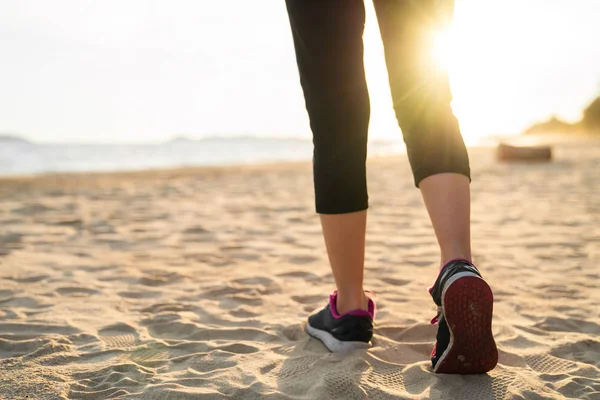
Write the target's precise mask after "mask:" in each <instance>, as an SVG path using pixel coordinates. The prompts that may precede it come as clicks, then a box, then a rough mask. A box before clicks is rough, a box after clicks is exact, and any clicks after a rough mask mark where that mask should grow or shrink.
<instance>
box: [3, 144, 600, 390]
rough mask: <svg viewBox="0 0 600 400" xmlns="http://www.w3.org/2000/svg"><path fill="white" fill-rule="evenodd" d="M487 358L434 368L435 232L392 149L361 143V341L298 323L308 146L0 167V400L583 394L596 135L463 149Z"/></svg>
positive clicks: (310, 265)
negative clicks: (128, 165)
mask: <svg viewBox="0 0 600 400" xmlns="http://www.w3.org/2000/svg"><path fill="white" fill-rule="evenodd" d="M470 152H471V158H472V167H473V183H472V191H473V207H472V208H473V211H472V220H473V249H474V260H475V262H476V264H478V265H479V267H480V269H481V270H482V272H483V274H484V276H485V277H486V278H487V280H488V281H489V283H490V285H491V286H492V288H493V290H494V294H495V316H494V321H493V330H494V333H495V336H496V340H497V343H498V347H499V351H500V361H499V365H498V366H497V368H496V369H494V370H493V371H492V372H490V373H489V374H487V375H478V376H455V375H435V374H433V373H432V371H431V368H430V362H429V361H428V360H429V353H430V351H431V347H432V344H433V341H434V338H435V332H436V327H435V326H432V325H430V324H429V320H430V319H431V318H432V317H433V316H434V315H435V312H436V308H435V306H434V304H433V302H432V301H431V299H430V298H429V295H428V294H427V292H426V288H427V287H428V286H429V285H430V284H431V283H432V282H433V280H434V279H435V277H436V272H437V270H436V268H437V263H438V249H437V246H436V242H435V238H434V236H433V231H432V229H431V226H430V223H429V222H428V219H427V215H426V212H425V209H424V207H423V205H422V201H421V198H420V194H419V192H418V191H417V190H416V189H415V188H414V187H413V184H412V177H411V175H410V169H409V167H408V164H407V161H406V159H405V158H404V157H393V158H384V159H373V160H370V161H369V179H370V180H369V188H370V195H371V209H370V215H369V227H368V246H367V261H366V287H367V288H369V289H371V290H374V291H375V292H376V294H377V301H378V310H379V313H378V315H377V320H376V328H375V335H374V339H373V347H372V348H371V349H369V350H361V351H356V352H353V353H350V354H347V355H344V356H342V355H338V354H331V353H329V352H328V351H327V350H326V349H325V347H324V346H323V345H322V344H321V343H320V342H318V341H317V340H315V339H312V338H310V337H309V336H308V335H307V334H306V333H305V332H304V326H305V319H306V316H307V314H308V313H309V312H312V311H313V310H314V309H316V308H319V307H322V306H323V305H324V304H325V303H326V301H327V295H328V293H329V292H330V291H331V290H332V289H333V288H334V285H333V279H332V275H331V273H330V271H329V268H328V264H327V262H326V254H325V252H324V247H323V243H322V238H321V235H320V226H319V222H318V218H317V216H316V215H315V213H314V211H313V200H312V194H313V193H312V178H311V166H310V164H309V163H300V164H280V165H267V166H253V167H231V168H189V169H179V170H173V171H145V172H139V173H106V174H64V175H46V176H38V177H21V178H11V179H8V178H6V179H2V180H0V398H2V399H25V398H27V399H161V400H163V399H220V398H232V399H363V398H364V399H367V398H368V399H397V398H409V399H421V398H431V399H523V398H524V399H559V398H578V399H600V290H599V284H600V267H599V266H598V264H599V262H600V144H599V143H598V142H590V143H587V144H585V145H563V146H561V148H559V149H557V151H556V153H555V156H556V159H555V161H554V162H552V163H550V164H518V165H510V164H508V165H507V164H498V163H496V162H495V161H494V158H493V153H492V150H490V149H472V150H471V151H470Z"/></svg>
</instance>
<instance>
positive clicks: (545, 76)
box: [0, 0, 600, 143]
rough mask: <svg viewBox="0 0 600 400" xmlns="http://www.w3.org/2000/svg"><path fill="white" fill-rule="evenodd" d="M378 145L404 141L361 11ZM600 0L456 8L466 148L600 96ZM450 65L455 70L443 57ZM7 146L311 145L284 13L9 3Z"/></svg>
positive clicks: (191, 4) (458, 90) (379, 51)
mask: <svg viewBox="0 0 600 400" xmlns="http://www.w3.org/2000/svg"><path fill="white" fill-rule="evenodd" d="M365 4H366V8H367V21H366V29H365V34H364V42H365V66H366V70H367V81H368V85H369V91H370V95H371V105H372V112H371V126H370V136H371V138H375V139H400V138H401V133H400V130H399V128H398V127H397V124H396V120H395V117H394V113H393V109H392V103H391V97H390V93H389V88H388V85H387V72H386V70H385V64H384V59H383V47H382V44H381V41H380V38H379V31H378V27H377V22H376V19H375V16H374V11H373V7H372V4H371V2H370V1H369V0H365ZM599 15H600V1H599V0H526V1H523V0H503V1H498V0H457V1H456V10H455V18H454V25H453V28H452V31H451V32H447V33H444V34H441V35H440V40H439V43H438V46H437V47H436V48H437V53H436V54H437V55H438V56H439V57H440V65H444V66H446V67H447V68H448V69H449V71H450V75H451V84H452V90H453V94H454V102H453V104H452V106H453V109H454V112H455V114H456V115H457V117H458V119H459V122H460V125H461V129H462V131H463V135H464V136H465V139H466V140H467V141H468V142H469V141H473V140H476V139H477V138H479V137H482V136H485V135H490V134H507V133H518V132H520V131H521V130H523V129H524V128H526V127H527V126H529V125H530V124H531V123H533V122H536V121H540V120H544V119H547V118H549V117H550V116H552V115H557V116H559V117H560V118H562V119H565V120H567V121H576V120H578V119H579V118H580V117H581V111H582V109H583V108H584V107H585V106H586V105H587V104H588V103H589V102H590V101H591V100H592V99H593V98H595V97H596V96H598V95H599V94H600V46H598V43H597V38H599V37H600V24H598V23H597V20H598V16H599ZM444 54H446V55H447V54H451V57H448V56H446V57H444ZM0 133H13V134H17V135H21V136H23V137H26V138H28V139H30V140H34V141H40V142H78V143H110V142H157V141H163V140H168V139H170V138H172V137H174V136H187V137H190V138H201V137H205V136H214V135H233V136H238V135H256V136H268V137H273V136H277V137H306V138H310V128H309V124H308V117H307V115H306V111H305V108H304V99H303V97H302V91H301V88H300V84H299V79H298V75H297V68H296V62H295V58H294V50H293V44H292V39H291V34H290V28H289V22H288V19H287V15H286V10H285V2H284V1H283V0H255V1H248V0H219V1H209V0H170V1H167V0H162V1H156V0H155V1H152V0H127V1H123V0H103V1H95V0H52V1H46V0H2V2H0Z"/></svg>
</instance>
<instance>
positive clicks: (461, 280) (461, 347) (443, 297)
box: [429, 260, 498, 374]
mask: <svg viewBox="0 0 600 400" xmlns="http://www.w3.org/2000/svg"><path fill="white" fill-rule="evenodd" d="M429 294H431V297H432V298H433V301H434V302H435V304H437V306H438V315H437V316H436V317H435V318H433V319H432V320H431V323H432V324H435V323H437V324H438V332H437V338H436V339H437V340H436V344H435V346H434V348H433V351H432V352H431V363H432V365H433V372H436V373H443V374H483V373H486V372H488V371H491V370H492V369H493V368H494V367H495V366H496V363H497V362H498V349H497V348H496V342H495V341H494V337H493V335H492V311H493V303H494V296H493V295H492V290H491V289H490V287H489V285H488V284H487V283H486V282H485V281H484V280H483V278H482V277H481V274H480V273H479V271H478V270H477V268H476V267H475V265H473V264H472V263H471V262H470V261H467V260H452V261H450V262H449V263H447V264H446V265H445V266H444V267H443V268H442V270H441V271H440V274H439V276H438V278H437V279H436V281H435V283H434V284H433V286H432V287H431V288H429Z"/></svg>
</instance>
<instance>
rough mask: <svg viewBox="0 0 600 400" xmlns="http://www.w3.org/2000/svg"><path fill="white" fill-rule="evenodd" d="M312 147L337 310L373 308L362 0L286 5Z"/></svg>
mask: <svg viewBox="0 0 600 400" xmlns="http://www.w3.org/2000/svg"><path fill="white" fill-rule="evenodd" d="M286 5H287V9H288V14H289V17H290V23H291V26H292V35H293V38H294V47H295V50H296V59H297V63H298V69H299V72H300V81H301V84H302V89H303V91H304V97H305V101H306V108H307V111H308V114H309V117H310V125H311V129H312V132H313V143H314V158H313V168H314V189H315V199H316V210H317V213H319V214H320V216H321V224H322V227H323V235H324V239H325V244H326V247H327V253H328V255H329V261H330V263H331V269H332V271H333V276H334V279H335V283H336V285H337V289H338V296H337V311H338V313H340V314H344V313H345V312H347V311H351V310H354V309H361V308H362V309H365V310H366V309H367V299H366V297H365V294H364V292H363V269H364V251H365V229H366V218H367V211H366V210H367V207H368V200H367V183H366V170H365V161H366V156H367V130H368V125H369V113H370V107H369V97H368V92H367V85H366V81H365V71H364V66H363V42H362V34H363V29H364V22H365V10H364V4H363V1H362V0H328V1H315V0H287V1H286Z"/></svg>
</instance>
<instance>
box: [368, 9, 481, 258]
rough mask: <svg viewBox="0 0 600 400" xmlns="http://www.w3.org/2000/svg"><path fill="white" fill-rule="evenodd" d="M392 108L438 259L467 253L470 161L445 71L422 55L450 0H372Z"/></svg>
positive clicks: (447, 12)
mask: <svg viewBox="0 0 600 400" xmlns="http://www.w3.org/2000/svg"><path fill="white" fill-rule="evenodd" d="M374 4H375V10H376V13H377V18H378V21H379V28H380V31H381V37H382V40H383V44H384V49H385V58H386V64H387V68H388V74H389V81H390V88H391V92H392V99H393V103H394V110H395V112H396V117H397V119H398V123H399V125H400V127H401V128H402V133H403V136H404V141H405V143H406V148H407V152H408V157H409V160H410V163H411V167H412V171H413V175H414V180H415V185H416V186H417V187H419V188H420V189H421V193H422V196H423V199H424V201H425V204H426V207H427V210H428V212H429V216H430V218H431V222H432V224H433V227H434V230H435V234H436V236H437V239H438V242H439V245H440V249H441V262H442V265H443V264H445V262H447V261H449V260H452V259H455V258H466V259H469V260H470V259H471V251H470V195H469V182H470V168H469V158H468V155H467V151H466V147H465V144H464V141H463V139H462V136H461V134H460V130H459V127H458V122H457V120H456V118H455V117H454V115H453V113H452V109H451V107H450V102H451V101H452V96H451V93H450V84H449V79H448V75H447V72H445V71H443V70H442V69H440V68H439V66H437V65H435V64H434V63H433V61H432V58H431V57H430V51H431V48H430V44H431V42H430V37H431V32H432V30H434V29H436V28H440V25H443V24H446V23H448V22H449V21H450V20H451V18H452V12H453V1H452V0H448V1H437V0H420V1H397V0H375V1H374Z"/></svg>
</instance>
